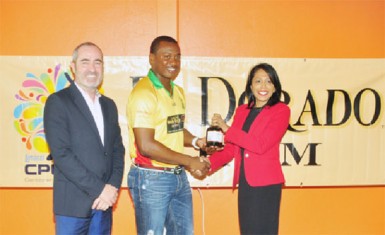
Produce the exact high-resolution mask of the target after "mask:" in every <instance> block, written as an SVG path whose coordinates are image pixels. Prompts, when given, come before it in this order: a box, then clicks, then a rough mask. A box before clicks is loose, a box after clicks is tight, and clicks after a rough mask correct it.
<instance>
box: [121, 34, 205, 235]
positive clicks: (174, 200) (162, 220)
mask: <svg viewBox="0 0 385 235" xmlns="http://www.w3.org/2000/svg"><path fill="white" fill-rule="evenodd" d="M180 57H181V53H180V48H179V45H178V42H177V41H176V40H175V39H174V38H172V37H169V36H160V37H157V38H155V39H154V40H153V42H152V44H151V47H150V55H149V62H150V65H151V69H150V70H149V72H148V75H147V77H144V78H142V79H141V80H140V81H139V82H138V83H137V84H136V86H135V87H134V89H133V90H132V92H131V94H130V96H129V99H128V105H127V117H128V124H129V132H130V156H131V159H132V162H133V165H132V166H131V169H130V171H129V173H128V188H129V190H130V193H131V197H132V200H133V202H134V206H135V218H136V227H137V233H138V234H154V235H158V234H159V235H162V234H163V233H164V230H166V233H167V234H183V235H189V234H193V233H194V231H193V229H194V226H193V214H192V194H191V188H190V183H189V182H188V179H187V175H186V171H185V169H188V170H190V172H192V173H194V174H196V175H201V174H202V175H205V174H206V173H207V171H208V170H209V168H210V165H209V163H208V162H206V161H204V160H202V159H201V158H199V157H192V156H189V155H186V154H184V153H183V149H184V146H187V147H195V148H204V147H205V144H206V141H205V139H204V138H197V137H194V136H193V135H192V134H191V133H190V132H189V131H187V130H186V129H185V128H184V121H185V112H186V101H185V96H184V91H183V89H182V88H181V87H179V86H178V85H176V84H175V83H174V82H173V81H174V79H175V78H176V77H177V76H178V74H179V71H180Z"/></svg>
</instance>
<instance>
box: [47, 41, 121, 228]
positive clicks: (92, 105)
mask: <svg viewBox="0 0 385 235" xmlns="http://www.w3.org/2000/svg"><path fill="white" fill-rule="evenodd" d="M72 57H73V58H72V62H71V69H72V71H73V72H74V74H75V81H74V82H72V84H71V85H70V86H69V87H68V88H65V89H63V90H61V91H58V92H56V93H54V94H52V95H50V96H49V97H48V99H47V102H46V105H45V109H44V128H45V134H46V139H47V142H48V145H49V147H50V151H51V155H52V157H53V160H54V166H55V170H54V185H53V191H54V213H55V220H56V234H63V235H64V234H65V235H68V234H110V233H111V227H112V206H113V205H114V203H115V202H116V200H117V197H118V191H119V188H120V186H121V183H122V177H123V170H124V153H125V149H124V146H123V144H122V137H121V132H120V127H119V123H118V111H117V107H116V105H115V103H114V101H113V100H111V99H110V98H107V97H105V96H103V95H101V94H100V93H99V92H98V87H99V86H100V84H101V83H102V80H103V53H102V51H101V49H100V48H99V47H98V46H97V45H95V44H94V43H90V42H86V43H82V44H80V45H79V46H78V47H77V48H76V49H75V50H74V52H73V56H72Z"/></svg>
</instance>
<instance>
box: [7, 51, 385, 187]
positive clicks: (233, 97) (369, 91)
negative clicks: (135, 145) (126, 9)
mask: <svg viewBox="0 0 385 235" xmlns="http://www.w3.org/2000/svg"><path fill="white" fill-rule="evenodd" d="M70 59H71V58H70V57H54V56H52V57H47V56H30V57H27V56H0V76H1V78H2V82H3V86H1V88H0V89H1V109H0V118H1V122H0V123H1V124H0V125H1V132H0V145H1V147H0V151H1V155H0V172H1V177H0V187H52V173H53V171H54V165H53V162H52V160H51V159H49V157H48V156H49V149H48V147H47V144H46V141H45V135H44V126H43V111H44V103H45V101H46V99H47V97H48V95H49V94H51V93H53V92H55V91H58V90H61V89H63V88H64V87H66V86H68V85H69V81H68V80H67V78H66V77H65V76H64V73H65V72H70V71H69V62H70ZM261 62H267V63H270V64H271V65H273V66H274V67H275V69H276V70H277V72H278V75H279V77H280V80H281V83H282V87H283V90H284V95H283V96H282V101H284V102H285V103H287V104H288V105H289V107H290V109H291V118H290V126H289V128H288V131H287V132H286V134H285V136H284V138H283V140H282V142H281V146H280V153H281V164H282V167H283V170H284V174H285V178H286V185H287V186H345V185H384V184H385V148H384V143H385V123H384V94H385V69H384V68H385V59H290V58H288V59H277V58H274V59H273V58H208V57H183V58H182V70H181V73H180V75H179V77H178V78H177V79H176V81H175V82H176V83H177V84H179V85H181V86H182V87H183V88H184V89H185V93H186V102H187V104H186V105H187V113H186V124H187V126H186V128H187V129H188V130H190V131H191V132H192V133H193V134H194V135H197V136H204V135H205V131H206V129H207V127H208V125H209V123H210V120H211V117H212V115H213V113H220V114H221V115H222V116H223V117H226V119H227V121H228V124H231V122H232V118H233V116H234V111H235V109H236V107H237V106H238V105H239V104H240V103H243V102H244V100H243V98H242V97H243V96H242V93H243V91H244V89H245V82H246V79H247V75H248V72H249V70H250V68H251V67H252V66H254V65H256V64H258V63H261ZM148 69H149V64H148V58H147V57H116V56H115V57H105V76H104V82H103V86H102V88H101V91H102V92H103V93H104V94H105V95H106V96H109V97H111V98H112V99H114V100H115V102H116V103H117V106H118V110H119V121H120V124H121V128H122V135H123V141H124V144H125V146H126V147H127V146H128V141H129V140H128V127H127V119H126V103H127V98H128V95H129V93H130V91H131V89H132V87H133V86H134V85H135V83H136V82H137V81H138V79H140V77H141V76H145V75H146V74H147V72H148ZM127 152H128V151H127ZM185 152H186V153H188V154H191V155H195V156H196V155H198V152H197V151H195V150H193V149H191V148H186V149H185ZM129 166H130V160H129V156H128V154H127V155H126V169H125V171H126V173H125V176H124V179H123V182H124V183H123V185H122V186H123V187H126V175H127V171H128V169H129ZM232 178H233V165H232V163H230V164H228V165H226V166H224V167H223V169H222V170H221V171H219V172H217V173H215V174H214V175H212V176H209V177H207V178H205V179H204V180H197V179H194V178H193V177H190V181H191V185H192V186H193V187H229V186H231V183H232Z"/></svg>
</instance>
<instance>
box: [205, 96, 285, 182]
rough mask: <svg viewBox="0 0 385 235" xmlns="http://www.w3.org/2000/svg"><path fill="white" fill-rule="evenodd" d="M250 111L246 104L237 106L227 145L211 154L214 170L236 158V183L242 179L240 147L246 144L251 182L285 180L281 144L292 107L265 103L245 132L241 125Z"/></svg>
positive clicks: (247, 172) (245, 149)
mask: <svg viewBox="0 0 385 235" xmlns="http://www.w3.org/2000/svg"><path fill="white" fill-rule="evenodd" d="M249 112H250V109H248V108H247V105H246V104H243V105H241V106H239V107H238V108H237V110H236V112H235V116H234V120H233V124H232V125H231V127H230V128H229V129H228V131H227V132H226V135H225V147H224V149H223V150H222V151H218V152H216V153H214V154H213V155H211V156H210V157H209V159H210V162H211V172H214V171H216V170H217V169H219V168H220V167H222V166H223V165H225V164H226V163H228V162H230V161H231V160H232V159H233V158H234V179H233V187H235V186H236V184H237V183H238V180H239V170H240V162H241V148H244V156H245V157H244V168H245V176H246V180H247V182H248V183H249V185H251V186H265V185H271V184H278V183H284V182H285V179H284V176H283V172H282V167H281V163H280V158H279V145H280V142H281V140H282V137H283V135H284V134H285V132H286V130H287V128H288V125H289V118H290V109H289V107H288V106H287V105H286V104H284V103H281V102H280V103H277V104H275V105H273V106H266V107H264V108H263V109H262V111H261V112H260V113H259V115H258V116H257V118H256V119H255V120H254V122H253V123H252V125H251V126H250V129H249V132H248V133H246V132H245V131H243V130H242V126H243V124H244V122H245V120H246V117H247V115H248V114H249Z"/></svg>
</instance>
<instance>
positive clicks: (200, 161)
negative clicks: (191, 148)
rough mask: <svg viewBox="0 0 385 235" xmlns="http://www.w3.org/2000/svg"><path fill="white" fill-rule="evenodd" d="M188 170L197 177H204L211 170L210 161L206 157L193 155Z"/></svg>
mask: <svg viewBox="0 0 385 235" xmlns="http://www.w3.org/2000/svg"><path fill="white" fill-rule="evenodd" d="M191 160H192V161H191V162H190V165H189V166H188V170H189V171H190V172H191V174H192V175H193V176H194V177H196V178H204V177H205V176H206V175H207V173H208V172H209V170H210V165H211V164H210V161H209V160H208V159H207V158H205V157H193V158H192V159H191Z"/></svg>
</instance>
